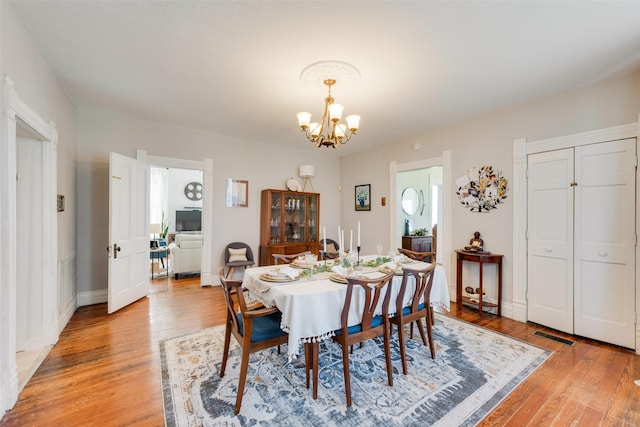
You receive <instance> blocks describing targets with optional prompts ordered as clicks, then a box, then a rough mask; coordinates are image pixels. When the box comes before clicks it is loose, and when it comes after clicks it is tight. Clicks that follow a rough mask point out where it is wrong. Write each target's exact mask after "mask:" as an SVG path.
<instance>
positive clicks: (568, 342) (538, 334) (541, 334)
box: [533, 331, 576, 346]
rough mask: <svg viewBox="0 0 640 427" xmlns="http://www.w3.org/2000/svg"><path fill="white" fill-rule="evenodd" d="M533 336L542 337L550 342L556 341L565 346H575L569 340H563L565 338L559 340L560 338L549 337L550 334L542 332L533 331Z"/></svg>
mask: <svg viewBox="0 0 640 427" xmlns="http://www.w3.org/2000/svg"><path fill="white" fill-rule="evenodd" d="M533 335H537V336H539V337H544V338H549V339H550V340H554V341H558V342H561V343H562V344H566V345H570V346H574V345H576V343H575V342H573V341H571V340H568V339H565V338H560V337H557V336H555V335H551V334H548V333H546V332H542V331H535V332H534V333H533Z"/></svg>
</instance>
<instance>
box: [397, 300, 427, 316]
mask: <svg viewBox="0 0 640 427" xmlns="http://www.w3.org/2000/svg"><path fill="white" fill-rule="evenodd" d="M423 309H424V303H422V304H419V305H418V311H421V310H423ZM409 313H411V307H405V308H403V309H402V315H403V316H406V315H407V314H409Z"/></svg>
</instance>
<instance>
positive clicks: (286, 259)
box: [272, 251, 311, 265]
mask: <svg viewBox="0 0 640 427" xmlns="http://www.w3.org/2000/svg"><path fill="white" fill-rule="evenodd" d="M310 254H311V251H304V252H300V253H298V254H291V255H287V254H272V255H273V263H274V264H275V265H278V264H291V263H292V262H293V261H295V259H296V258H298V257H300V256H303V255H310Z"/></svg>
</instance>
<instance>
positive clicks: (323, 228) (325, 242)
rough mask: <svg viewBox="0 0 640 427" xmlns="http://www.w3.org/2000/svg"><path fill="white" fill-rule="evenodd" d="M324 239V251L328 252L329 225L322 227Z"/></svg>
mask: <svg viewBox="0 0 640 427" xmlns="http://www.w3.org/2000/svg"><path fill="white" fill-rule="evenodd" d="M322 240H323V241H324V253H325V254H326V253H327V227H322Z"/></svg>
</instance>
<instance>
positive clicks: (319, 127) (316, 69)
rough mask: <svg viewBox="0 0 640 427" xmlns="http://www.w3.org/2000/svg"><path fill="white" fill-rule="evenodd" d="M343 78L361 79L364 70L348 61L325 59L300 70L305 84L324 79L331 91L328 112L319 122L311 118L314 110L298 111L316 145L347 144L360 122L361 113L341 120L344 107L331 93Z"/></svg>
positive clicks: (328, 98) (307, 133)
mask: <svg viewBox="0 0 640 427" xmlns="http://www.w3.org/2000/svg"><path fill="white" fill-rule="evenodd" d="M341 78H342V79H344V81H346V82H352V83H353V82H357V81H358V80H360V73H359V72H358V70H357V69H356V68H355V67H354V66H352V65H351V64H348V63H346V62H340V61H321V62H316V63H315V64H311V65H310V66H308V67H307V68H305V69H304V70H303V71H302V73H301V74H300V81H301V82H302V84H303V85H306V86H312V85H313V82H314V81H315V82H322V83H323V84H324V85H326V86H327V88H328V95H327V97H326V98H325V100H324V101H325V102H324V112H323V113H322V119H321V120H320V121H319V122H313V123H312V122H311V113H308V112H301V113H298V114H297V117H298V125H299V126H300V128H301V129H302V131H303V132H304V133H305V135H306V137H307V139H308V140H309V141H311V142H313V143H314V144H315V145H316V147H323V146H324V147H333V148H337V147H338V146H339V145H340V144H346V143H347V142H348V141H349V140H350V139H351V136H352V135H355V133H356V132H357V130H358V127H359V126H360V116H358V115H350V116H347V117H346V118H345V121H346V124H345V123H340V119H341V118H342V111H343V110H344V107H343V106H342V105H341V104H335V103H334V101H335V99H334V98H333V97H332V96H331V87H332V86H333V85H335V84H336V82H337V81H338V79H341ZM340 81H342V80H340Z"/></svg>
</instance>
